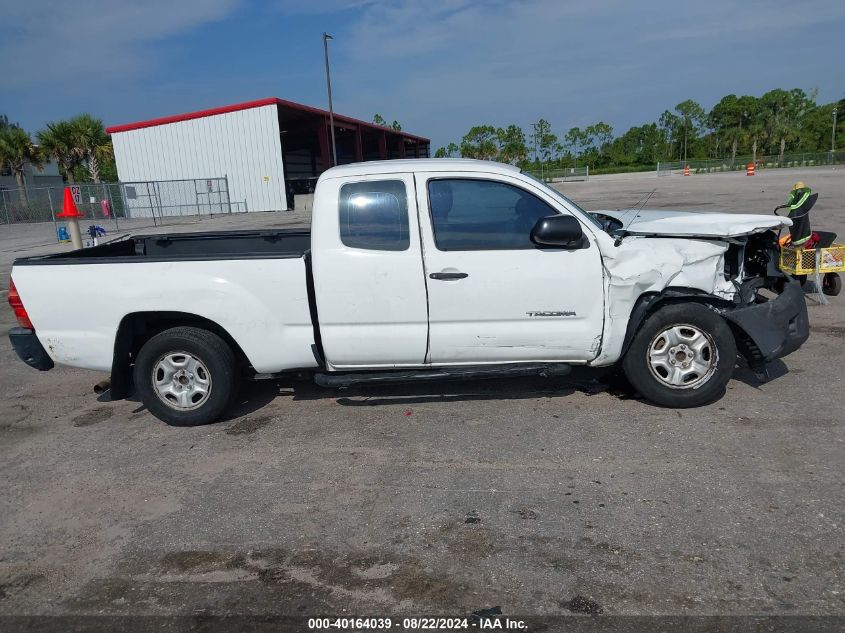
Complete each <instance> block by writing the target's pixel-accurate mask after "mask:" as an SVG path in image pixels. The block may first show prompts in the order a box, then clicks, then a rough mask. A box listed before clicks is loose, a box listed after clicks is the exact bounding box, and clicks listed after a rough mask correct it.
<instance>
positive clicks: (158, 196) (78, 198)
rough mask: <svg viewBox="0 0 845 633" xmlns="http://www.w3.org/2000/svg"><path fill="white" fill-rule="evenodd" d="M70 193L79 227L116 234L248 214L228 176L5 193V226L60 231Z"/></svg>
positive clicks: (1, 200)
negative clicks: (41, 225)
mask: <svg viewBox="0 0 845 633" xmlns="http://www.w3.org/2000/svg"><path fill="white" fill-rule="evenodd" d="M65 187H70V188H71V191H72V194H73V198H74V200H75V202H76V207H77V209H78V210H79V212H80V213H81V214H82V216H83V217H81V218H80V222H85V221H87V222H93V223H95V224H97V225H102V226H104V228H107V229H109V230H114V231H118V230H120V228H121V223H124V224H125V225H131V226H132V228H136V227H141V226H150V225H152V226H158V225H164V224H170V223H176V222H179V221H180V220H185V219H197V218H202V217H212V216H215V215H222V214H230V213H242V212H246V211H249V209H248V208H247V203H246V201H245V200H244V201H233V200H231V197H230V195H229V181H228V179H227V178H226V177H225V176H223V177H214V178H196V179H184V180H154V181H143V182H101V183H80V184H69V185H61V186H53V187H25V188H0V224H18V223H34V222H52V223H53V224H54V226H55V228H56V230H57V231H58V225H59V224H60V223H61V222H62V219H61V218H60V217H58V216H59V214H60V213H61V212H62V203H63V200H64V190H65ZM57 234H58V233H57ZM57 239H58V238H57Z"/></svg>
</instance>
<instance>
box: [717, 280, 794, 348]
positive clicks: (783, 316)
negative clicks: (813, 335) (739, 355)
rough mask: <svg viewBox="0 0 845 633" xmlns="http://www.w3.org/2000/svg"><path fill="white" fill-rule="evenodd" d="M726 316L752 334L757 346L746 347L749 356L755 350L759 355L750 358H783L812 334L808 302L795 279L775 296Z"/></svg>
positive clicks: (750, 336) (746, 332)
mask: <svg viewBox="0 0 845 633" xmlns="http://www.w3.org/2000/svg"><path fill="white" fill-rule="evenodd" d="M723 316H724V317H725V319H727V320H728V321H729V322H730V323H732V324H734V325H735V326H736V327H738V328H739V329H740V330H742V331H743V332H744V333H745V334H746V335H748V338H749V339H750V340H751V342H752V343H753V344H754V346H755V347H756V348H757V349H756V350H747V351H746V356H749V352H753V356H754V357H755V358H749V359H748V360H749V361H754V360H757V361H763V362H768V361H772V360H775V359H776V358H782V357H784V356H786V355H787V354H791V353H792V352H794V351H795V350H796V349H798V348H799V347H801V345H803V344H804V341H806V340H807V339H808V338H809V336H810V320H809V318H808V316H807V302H806V300H805V299H804V292H803V291H802V290H801V284H800V283H799V282H798V281H797V280H795V279H792V280H790V281H789V283H787V284H786V285H785V287H784V289H783V292H782V293H781V294H779V295H778V296H777V297H775V298H774V299H770V300H768V301H765V302H763V303H757V304H754V305H751V306H748V307H744V308H736V309H733V310H730V311H727V312H725V313H724V315H723ZM738 342H739V341H738Z"/></svg>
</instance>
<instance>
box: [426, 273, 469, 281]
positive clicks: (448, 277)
mask: <svg viewBox="0 0 845 633" xmlns="http://www.w3.org/2000/svg"><path fill="white" fill-rule="evenodd" d="M429 277H431V278H432V279H438V280H440V281H450V280H454V279H465V278H466V277H469V275H467V274H466V273H431V274H430V275H429Z"/></svg>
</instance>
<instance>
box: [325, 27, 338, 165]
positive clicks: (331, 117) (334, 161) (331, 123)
mask: <svg viewBox="0 0 845 633" xmlns="http://www.w3.org/2000/svg"><path fill="white" fill-rule="evenodd" d="M333 39H334V38H333V37H332V36H331V35H329V34H328V33H326V32H325V31H324V32H323V55H325V58H326V88H327V89H328V91H329V126H331V129H332V166H334V165H337V146H336V145H335V142H334V107H333V106H332V76H331V73H330V72H329V40H333Z"/></svg>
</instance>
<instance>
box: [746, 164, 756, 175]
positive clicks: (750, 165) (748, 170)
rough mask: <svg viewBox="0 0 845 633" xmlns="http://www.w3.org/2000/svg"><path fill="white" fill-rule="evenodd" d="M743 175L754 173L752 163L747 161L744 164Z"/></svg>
mask: <svg viewBox="0 0 845 633" xmlns="http://www.w3.org/2000/svg"><path fill="white" fill-rule="evenodd" d="M745 175H746V176H753V175H754V163H748V164H747V165H746V166H745Z"/></svg>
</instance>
